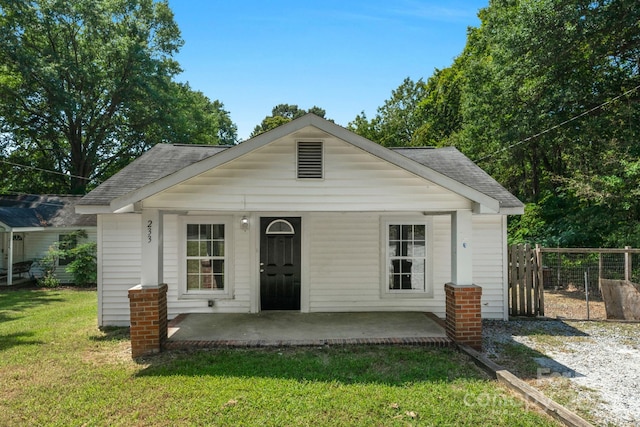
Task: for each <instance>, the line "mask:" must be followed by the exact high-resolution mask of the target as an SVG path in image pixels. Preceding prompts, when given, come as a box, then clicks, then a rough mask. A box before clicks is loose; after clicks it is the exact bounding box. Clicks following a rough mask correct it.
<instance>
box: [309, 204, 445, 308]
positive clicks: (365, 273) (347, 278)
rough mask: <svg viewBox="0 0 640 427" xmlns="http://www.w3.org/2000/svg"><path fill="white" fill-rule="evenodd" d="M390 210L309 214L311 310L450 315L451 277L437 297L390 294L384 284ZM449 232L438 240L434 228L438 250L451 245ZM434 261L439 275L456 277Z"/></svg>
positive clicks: (438, 288)
mask: <svg viewBox="0 0 640 427" xmlns="http://www.w3.org/2000/svg"><path fill="white" fill-rule="evenodd" d="M386 215H388V213H314V214H312V215H309V218H308V221H306V222H305V227H306V230H303V232H304V233H305V238H306V239H307V240H308V241H309V243H308V247H309V249H308V251H309V254H308V258H309V259H311V260H312V261H311V262H310V265H309V277H308V283H307V286H308V287H309V311H316V312H323V311H327V312H330V311H397V310H399V311H431V312H434V313H435V314H437V315H439V316H442V315H444V299H443V298H444V288H443V286H444V283H445V281H442V286H440V284H439V283H438V282H436V283H435V286H434V289H433V298H415V297H412V296H410V295H407V296H406V297H403V296H402V295H394V296H395V298H385V297H384V294H383V292H384V291H383V290H382V289H381V285H380V283H381V274H382V272H384V271H385V266H384V265H383V261H382V260H383V259H385V258H384V256H385V255H384V254H385V247H384V246H385V244H386V243H385V241H381V237H380V236H381V233H380V223H381V219H382V218H385V217H386ZM398 216H399V215H398ZM394 217H395V216H394ZM409 218H412V217H411V216H410V217H409ZM413 218H415V216H413ZM436 218H439V217H436ZM436 223H437V221H434V224H436ZM434 227H435V225H434ZM446 234H447V235H446V239H444V240H438V233H435V232H434V237H433V242H432V244H433V248H434V249H433V253H434V254H437V253H439V252H441V251H443V250H447V249H448V247H449V245H450V236H449V230H447V232H446ZM303 257H304V254H303ZM433 265H434V266H433V271H432V274H433V278H434V280H443V279H444V278H445V277H448V276H450V272H448V271H443V269H442V263H440V264H437V263H433ZM445 266H446V264H445ZM446 267H448V266H446ZM384 279H386V276H385V277H384V278H383V280H384ZM385 283H386V281H385ZM304 285H305V284H303V286H304ZM441 288H442V289H441Z"/></svg>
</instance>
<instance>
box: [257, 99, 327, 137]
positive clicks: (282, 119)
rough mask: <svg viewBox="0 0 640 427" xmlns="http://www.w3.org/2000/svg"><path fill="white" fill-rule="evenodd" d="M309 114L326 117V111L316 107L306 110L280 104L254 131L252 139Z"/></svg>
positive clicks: (292, 105)
mask: <svg viewBox="0 0 640 427" xmlns="http://www.w3.org/2000/svg"><path fill="white" fill-rule="evenodd" d="M307 113H313V114H315V115H316V116H320V117H322V118H325V115H326V111H325V110H324V109H322V108H320V107H317V106H315V105H314V106H313V107H311V108H309V109H308V110H304V109H302V108H300V107H298V106H297V105H294V104H278V105H276V106H275V107H273V109H271V115H270V116H267V117H265V118H264V119H263V120H262V122H261V123H260V124H259V125H257V126H256V127H255V128H254V129H253V132H252V133H251V135H250V137H251V138H253V137H254V136H258V135H260V134H261V133H264V132H267V131H270V130H271V129H275V128H277V127H278V126H281V125H283V124H285V123H289V122H290V121H291V120H294V119H297V118H298V117H302V116H304V115H305V114H307Z"/></svg>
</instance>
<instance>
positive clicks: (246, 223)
mask: <svg viewBox="0 0 640 427" xmlns="http://www.w3.org/2000/svg"><path fill="white" fill-rule="evenodd" d="M240 228H242V230H243V231H247V230H248V229H249V218H247V216H246V215H244V216H243V217H242V219H241V220H240Z"/></svg>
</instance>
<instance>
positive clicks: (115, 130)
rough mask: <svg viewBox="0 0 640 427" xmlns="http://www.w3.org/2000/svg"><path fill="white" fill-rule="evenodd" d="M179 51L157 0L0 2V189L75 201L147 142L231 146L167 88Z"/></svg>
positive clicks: (190, 100) (183, 93)
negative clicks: (62, 196) (67, 196)
mask: <svg viewBox="0 0 640 427" xmlns="http://www.w3.org/2000/svg"><path fill="white" fill-rule="evenodd" d="M182 43H183V42H182V39H181V37H180V31H179V29H178V27H177V25H176V24H175V22H174V20H173V14H172V12H171V10H170V8H169V6H168V3H167V1H166V0H164V1H153V0H29V1H21V2H17V1H13V0H0V64H1V65H0V135H1V139H0V151H1V154H2V156H3V157H4V158H5V159H6V160H5V161H4V162H3V163H2V165H1V166H0V168H2V170H3V172H4V173H3V175H2V176H3V178H2V181H1V182H0V188H2V189H3V190H10V191H23V192H33V193H35V192H62V193H66V192H70V193H78V194H82V193H84V192H86V190H87V189H89V188H90V187H91V186H94V185H95V184H96V182H97V180H102V179H105V178H107V177H108V176H109V175H111V174H113V173H114V172H115V171H117V170H119V169H120V168H121V167H123V166H124V165H126V164H127V163H129V162H130V161H131V160H132V159H133V158H135V157H137V156H138V155H140V154H141V153H142V152H143V151H144V150H146V149H147V148H149V147H150V146H152V145H154V144H156V143H159V142H181V143H190V142H195V143H219V142H223V143H233V142H234V141H235V139H236V128H235V125H233V123H232V122H231V120H230V118H229V115H228V112H226V111H224V109H223V105H222V103H220V102H218V101H215V102H211V101H210V100H209V99H208V98H206V97H205V96H204V95H203V94H202V93H200V92H196V91H193V90H191V89H190V87H189V86H188V85H186V84H178V83H176V82H174V81H173V78H174V77H175V76H176V75H177V73H179V72H180V67H179V64H178V63H177V62H176V61H175V60H174V59H173V55H175V53H176V52H177V51H178V49H179V48H180V47H181V45H182ZM16 164H19V165H28V166H30V167H32V169H30V170H29V172H25V170H24V169H23V168H19V167H17V166H15V165H16ZM45 170H53V171H57V172H58V174H51V173H47V172H44V171H45Z"/></svg>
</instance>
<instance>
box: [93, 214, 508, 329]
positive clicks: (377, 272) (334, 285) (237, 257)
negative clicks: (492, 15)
mask: <svg viewBox="0 0 640 427" xmlns="http://www.w3.org/2000/svg"><path fill="white" fill-rule="evenodd" d="M416 214H420V213H414V214H412V215H408V216H407V218H413V219H415V216H416ZM402 215H406V214H403V213H395V214H394V213H389V212H371V213H361V212H351V213H344V212H334V213H332V212H312V213H308V214H305V216H304V218H303V219H304V220H303V227H302V232H303V241H304V244H303V253H302V259H303V264H306V265H303V270H304V271H305V273H304V275H303V283H302V286H303V288H304V289H303V298H306V299H305V300H303V301H302V306H303V307H305V311H306V310H308V311H313V312H331V311H429V312H433V313H435V314H436V315H438V316H440V317H443V316H444V313H445V311H444V310H445V295H444V284H445V283H447V282H449V281H450V280H451V271H450V268H451V261H450V255H451V217H450V216H449V215H434V216H428V217H429V219H430V220H431V221H432V226H431V227H432V229H433V231H432V237H430V239H431V241H432V247H433V249H432V250H431V251H430V252H431V254H432V258H431V259H430V262H431V263H432V265H433V268H432V281H433V297H429V298H415V297H413V298H412V297H406V298H404V297H402V295H399V296H395V295H394V298H385V297H384V294H383V293H382V289H381V285H380V283H381V278H380V277H381V274H382V271H384V267H385V266H384V265H383V261H382V260H383V259H384V250H385V248H384V242H381V237H380V236H381V232H380V227H381V226H380V224H381V222H384V221H386V219H387V218H389V217H390V216H391V217H393V218H398V217H400V218H401V217H402ZM420 215H421V214H420ZM258 216H259V215H255V216H252V217H251V221H252V223H251V225H250V227H251V228H250V229H249V231H246V232H245V231H243V230H241V228H240V218H241V217H242V215H235V216H234V217H233V220H231V224H230V225H229V226H230V227H232V228H233V249H232V251H233V257H232V262H231V263H230V268H231V269H232V272H233V275H234V279H233V292H232V295H230V297H229V298H227V299H219V300H218V299H216V300H215V305H214V307H208V306H207V300H208V298H207V297H206V296H203V297H202V298H200V299H197V298H196V299H184V298H181V297H180V291H179V286H178V283H179V270H180V268H179V259H180V256H179V246H180V245H179V240H180V237H179V232H180V231H179V230H180V229H181V227H179V224H180V223H182V220H179V218H182V217H181V216H178V215H174V214H171V215H165V216H164V219H163V224H164V281H165V282H166V283H167V284H168V285H169V289H168V294H167V301H168V312H169V318H170V319H172V318H174V317H175V316H177V315H178V314H181V313H247V312H250V311H251V300H252V298H259V291H258V280H257V276H258V274H257V261H256V257H255V254H254V250H252V249H251V248H252V247H254V245H255V244H257V242H258V239H257V237H258V236H257V231H256V230H255V229H254V227H255V223H256V218H257V217H258ZM409 222H411V221H409ZM101 223H102V227H103V229H102V239H101V240H102V242H101V248H100V256H101V257H102V267H101V269H100V272H101V280H100V283H99V289H100V293H101V296H100V304H101V313H102V318H101V319H100V322H101V323H100V324H101V325H128V323H129V300H128V290H129V289H130V288H131V287H133V286H135V285H136V284H138V283H139V282H140V261H141V256H140V235H141V233H140V226H141V217H140V215H136V214H125V215H123V214H120V215H101ZM473 225H474V234H473V246H474V262H473V268H474V283H475V284H477V285H479V286H482V288H483V295H482V302H483V306H482V310H483V311H482V314H483V317H487V318H498V319H501V318H503V316H504V309H503V296H504V290H503V289H504V280H505V277H504V274H503V266H502V263H501V260H502V255H501V254H502V245H503V238H504V234H503V231H502V227H503V224H502V218H501V216H500V215H476V216H474V217H473ZM252 230H253V233H252ZM253 270H256V271H253ZM252 295H253V296H252Z"/></svg>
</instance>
